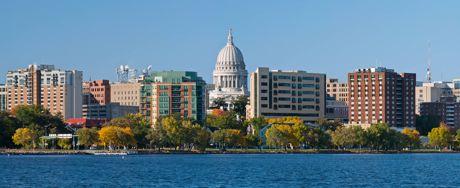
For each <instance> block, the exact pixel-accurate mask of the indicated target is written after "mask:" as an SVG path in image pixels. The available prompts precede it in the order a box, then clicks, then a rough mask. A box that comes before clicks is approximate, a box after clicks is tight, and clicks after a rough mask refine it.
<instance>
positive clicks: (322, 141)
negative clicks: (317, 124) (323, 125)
mask: <svg viewBox="0 0 460 188" xmlns="http://www.w3.org/2000/svg"><path fill="white" fill-rule="evenodd" d="M330 140H331V139H330V136H329V134H327V133H326V132H325V131H323V130H321V129H320V128H309V129H308V136H307V137H306V141H307V144H308V146H310V147H312V148H316V149H321V148H326V147H328V146H329V145H330Z"/></svg>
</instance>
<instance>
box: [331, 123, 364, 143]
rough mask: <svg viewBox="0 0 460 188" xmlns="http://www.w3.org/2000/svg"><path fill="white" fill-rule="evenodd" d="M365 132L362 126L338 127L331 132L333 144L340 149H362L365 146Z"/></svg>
mask: <svg viewBox="0 0 460 188" xmlns="http://www.w3.org/2000/svg"><path fill="white" fill-rule="evenodd" d="M365 136H366V135H365V130H364V129H363V128H361V127H360V126H349V127H338V128H337V129H336V130H335V131H333V132H331V141H332V143H333V144H334V145H335V146H337V147H339V148H344V147H361V146H362V145H364V144H365Z"/></svg>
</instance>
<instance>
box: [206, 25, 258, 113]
mask: <svg viewBox="0 0 460 188" xmlns="http://www.w3.org/2000/svg"><path fill="white" fill-rule="evenodd" d="M247 80H248V71H247V70H246V65H245V64H244V58H243V54H242V53H241V51H240V49H238V47H236V46H235V45H234V44H233V35H232V31H231V30H230V31H229V33H228V37H227V45H226V46H225V47H224V48H222V49H221V50H220V52H219V55H218V56H217V60H216V66H215V68H214V72H213V84H214V90H212V91H210V93H209V105H210V106H213V103H214V100H215V99H217V98H223V99H224V100H225V102H226V103H227V106H229V107H231V103H232V100H233V99H236V98H237V97H238V96H241V95H244V96H248V95H249V92H248V81H247Z"/></svg>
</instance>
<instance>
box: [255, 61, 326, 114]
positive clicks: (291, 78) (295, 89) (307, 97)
mask: <svg viewBox="0 0 460 188" xmlns="http://www.w3.org/2000/svg"><path fill="white" fill-rule="evenodd" d="M250 83H251V84H250V85H251V92H250V94H251V95H250V99H249V101H250V108H249V110H250V112H249V113H247V114H248V115H250V117H249V118H253V117H258V116H264V117H267V118H279V117H284V116H298V117H300V118H302V119H303V120H305V121H307V122H314V121H315V120H316V119H318V118H322V117H325V112H326V88H325V87H326V75H325V74H318V73H307V72H305V71H281V70H269V68H264V67H259V68H257V70H256V71H255V72H253V73H251V78H250Z"/></svg>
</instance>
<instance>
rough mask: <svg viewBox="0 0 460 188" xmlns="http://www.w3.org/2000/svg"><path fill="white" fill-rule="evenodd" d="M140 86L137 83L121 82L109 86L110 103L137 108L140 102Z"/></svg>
mask: <svg viewBox="0 0 460 188" xmlns="http://www.w3.org/2000/svg"><path fill="white" fill-rule="evenodd" d="M140 87H141V84H140V83H137V82H121V83H112V84H110V101H111V102H113V103H120V105H122V106H137V107H139V101H140Z"/></svg>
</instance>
